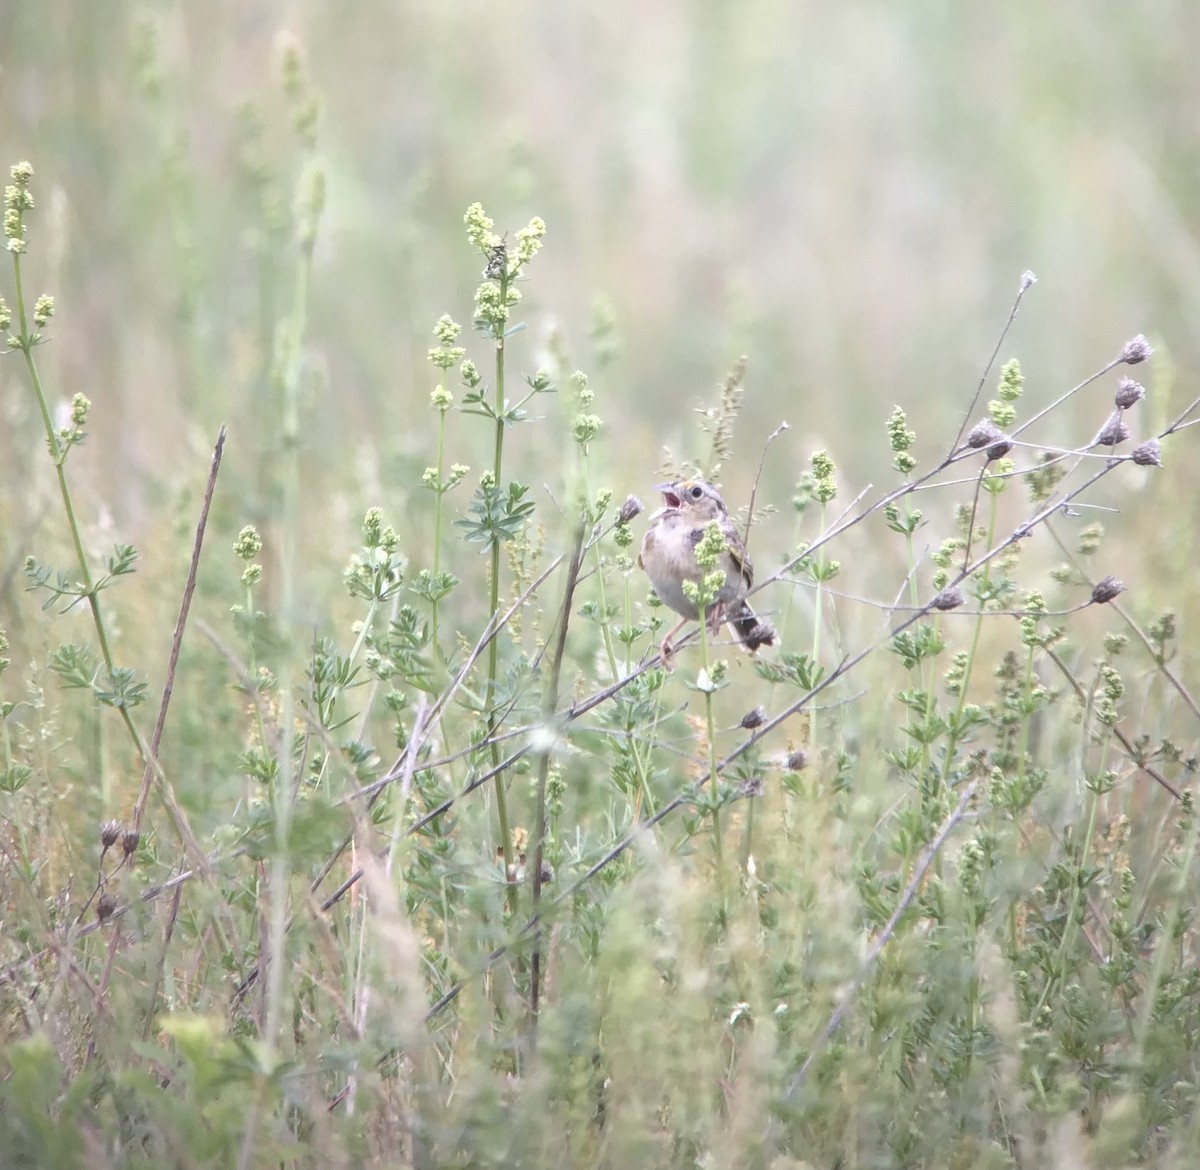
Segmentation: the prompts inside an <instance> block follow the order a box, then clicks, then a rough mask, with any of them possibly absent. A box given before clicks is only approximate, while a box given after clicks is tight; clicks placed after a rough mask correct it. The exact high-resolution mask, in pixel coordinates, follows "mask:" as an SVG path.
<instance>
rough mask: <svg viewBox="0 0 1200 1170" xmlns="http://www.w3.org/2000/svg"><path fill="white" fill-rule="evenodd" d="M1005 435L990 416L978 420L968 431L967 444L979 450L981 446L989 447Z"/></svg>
mask: <svg viewBox="0 0 1200 1170" xmlns="http://www.w3.org/2000/svg"><path fill="white" fill-rule="evenodd" d="M1003 437H1004V434H1003V432H1002V431H1001V430H1000V428H999V427H998V426H996V424H995V423H994V422H992V420H991V419H990V418H985V419H982V420H981V421H980V422H977V423H976V424H975V425H974V426H973V427H972V428H971V429H970V431H969V432H968V433H967V446H968V447H973V448H974V449H975V450H978V449H979V448H980V447H989V446H991V445H992V444H993V443H995V442H996V441H997V440H998V439H1002V438H1003Z"/></svg>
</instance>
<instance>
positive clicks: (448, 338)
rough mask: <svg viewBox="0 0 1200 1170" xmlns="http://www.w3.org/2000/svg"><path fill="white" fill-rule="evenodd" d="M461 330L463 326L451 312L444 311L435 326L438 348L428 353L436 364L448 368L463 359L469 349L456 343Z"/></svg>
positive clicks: (434, 331) (434, 332) (444, 368)
mask: <svg viewBox="0 0 1200 1170" xmlns="http://www.w3.org/2000/svg"><path fill="white" fill-rule="evenodd" d="M461 332H462V326H461V325H459V324H458V322H457V321H455V320H454V319H453V318H452V317H450V316H449V314H447V313H443V314H442V315H441V316H440V317H439V318H438V319H437V324H436V325H435V326H434V327H433V334H434V336H435V337H436V338H437V339H438V344H437V348H436V349H431V350H429V351H428V353H427V355H426V356H427V357H428V358H429V360H430V361H431V362H432V363H433V364H434V365H435V366H438V367H439V368H441V369H443V370H448V369H449V368H450V367H451V366H456V365H458V363H459V362H461V361H462V360H463V356H464V355H465V354H466V352H467V351H466V350H465V349H463V347H462V346H461V345H455V344H454V343H455V341H457V340H458V335H459V334H460V333H461Z"/></svg>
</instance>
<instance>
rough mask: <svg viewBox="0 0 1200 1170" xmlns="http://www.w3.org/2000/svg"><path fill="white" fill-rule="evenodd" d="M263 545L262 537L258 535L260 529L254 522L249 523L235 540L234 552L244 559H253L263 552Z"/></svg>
mask: <svg viewBox="0 0 1200 1170" xmlns="http://www.w3.org/2000/svg"><path fill="white" fill-rule="evenodd" d="M262 546H263V542H262V537H261V536H259V535H258V529H257V528H255V527H254V526H253V525H252V524H247V525H246V527H245V528H243V529H242V530H241V532H239V533H238V536H237V540H235V541H234V542H233V552H234V555H235V556H237V557H239V558H240V559H241V560H243V561H252V560H254V558H255V557H256V556H258V554H259V553H260V552H262Z"/></svg>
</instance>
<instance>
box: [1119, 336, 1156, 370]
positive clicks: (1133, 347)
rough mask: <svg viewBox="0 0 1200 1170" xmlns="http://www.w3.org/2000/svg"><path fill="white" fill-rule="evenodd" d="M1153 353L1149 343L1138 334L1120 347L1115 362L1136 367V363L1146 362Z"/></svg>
mask: <svg viewBox="0 0 1200 1170" xmlns="http://www.w3.org/2000/svg"><path fill="white" fill-rule="evenodd" d="M1153 353H1154V350H1153V349H1151V348H1150V343H1149V342H1148V341H1147V340H1146V339H1145V337H1143V336H1142V335H1141V334H1140V333H1139V334H1138V335H1137V336H1136V337H1131V338H1130V339H1129V340H1128V341H1127V342H1125V344H1124V345H1123V346H1121V352H1120V353H1119V354H1118V355H1117V361H1119V362H1124V363H1125V364H1126V365H1129V366H1136V365H1137V364H1138V362H1144V361H1146V360H1147V359H1148V358H1149V357H1150V356H1151V354H1153Z"/></svg>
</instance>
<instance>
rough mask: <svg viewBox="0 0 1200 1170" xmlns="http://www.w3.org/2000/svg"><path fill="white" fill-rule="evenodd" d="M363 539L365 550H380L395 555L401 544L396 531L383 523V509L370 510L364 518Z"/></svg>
mask: <svg viewBox="0 0 1200 1170" xmlns="http://www.w3.org/2000/svg"><path fill="white" fill-rule="evenodd" d="M362 538H363V547H364V548H380V549H383V551H384V552H385V553H393V552H395V551H396V546H397V545H398V544H399V543H400V538H399V537H398V536H397V535H396V530H395V529H394V528H393V527H392V526H391V525H390V524H387V525H385V524H384V522H383V509H382V508H368V509H367V514H366V515H365V516H364V517H363V525H362Z"/></svg>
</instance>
